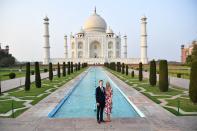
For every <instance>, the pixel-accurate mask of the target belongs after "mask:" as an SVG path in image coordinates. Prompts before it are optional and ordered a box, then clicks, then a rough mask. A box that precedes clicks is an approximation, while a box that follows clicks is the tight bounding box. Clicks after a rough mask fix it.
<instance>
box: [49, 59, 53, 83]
mask: <svg viewBox="0 0 197 131" xmlns="http://www.w3.org/2000/svg"><path fill="white" fill-rule="evenodd" d="M49 80H50V81H52V80H53V65H52V63H49Z"/></svg>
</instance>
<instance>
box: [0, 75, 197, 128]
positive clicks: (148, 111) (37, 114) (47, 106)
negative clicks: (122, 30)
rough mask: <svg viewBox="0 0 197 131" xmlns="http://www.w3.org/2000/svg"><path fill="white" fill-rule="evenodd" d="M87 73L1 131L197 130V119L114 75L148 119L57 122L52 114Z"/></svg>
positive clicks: (2, 124)
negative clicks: (167, 106) (174, 111)
mask: <svg viewBox="0 0 197 131" xmlns="http://www.w3.org/2000/svg"><path fill="white" fill-rule="evenodd" d="M85 73H86V72H83V73H82V74H80V75H79V76H77V77H76V78H75V79H73V80H71V81H69V82H68V83H66V84H65V85H63V86H62V87H60V88H59V89H58V90H56V91H55V92H53V93H52V94H51V95H49V96H47V97H46V98H44V99H43V100H42V101H40V102H39V103H38V104H36V105H34V106H33V107H31V108H30V109H28V110H27V111H26V112H24V113H23V114H22V115H20V116H19V117H17V118H15V119H3V118H1V119H0V131H26V130H28V131H180V130H182V131H196V130H197V117H176V116H174V115H173V114H171V113H170V112H168V111H167V110H165V109H163V108H162V107H161V106H160V105H157V104H156V103H154V102H153V101H151V100H150V99H148V98H147V97H146V96H144V95H142V94H141V93H139V92H138V91H137V90H135V89H133V88H132V87H131V86H129V85H127V84H126V83H124V82H123V81H121V80H120V79H118V78H117V77H115V76H114V75H112V74H111V73H109V72H107V74H108V75H109V76H110V78H111V79H112V80H113V81H114V82H115V83H116V84H117V85H118V86H119V87H120V89H121V90H122V91H123V92H124V93H125V94H126V95H127V97H128V98H129V99H130V100H131V101H132V102H133V103H134V104H135V105H136V106H137V108H139V109H140V110H141V111H142V112H143V113H144V114H145V116H146V117H143V118H142V117H138V118H114V119H113V118H112V122H111V123H102V124H97V122H96V118H80V119H74V118H71V119H62V118H61V119H59V118H58V119H56V118H48V117H47V115H48V113H49V112H50V111H51V110H52V109H54V107H55V106H56V105H57V104H58V103H59V102H60V100H61V99H62V98H63V97H64V96H65V94H67V93H68V92H69V91H70V90H71V89H72V88H73V87H74V86H75V85H76V84H77V83H78V82H79V81H80V80H81V79H82V78H83V77H84V76H85Z"/></svg>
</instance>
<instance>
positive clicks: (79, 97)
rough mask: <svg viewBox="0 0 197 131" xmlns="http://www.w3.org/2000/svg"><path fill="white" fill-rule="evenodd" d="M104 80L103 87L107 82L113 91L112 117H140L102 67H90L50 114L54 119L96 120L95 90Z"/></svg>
mask: <svg viewBox="0 0 197 131" xmlns="http://www.w3.org/2000/svg"><path fill="white" fill-rule="evenodd" d="M99 80H103V81H104V83H103V86H104V87H105V83H106V82H107V81H109V82H110V84H111V86H112V89H113V98H112V100H113V105H112V114H111V115H112V117H113V118H122V117H140V115H139V114H138V113H137V111H136V110H135V109H134V108H133V106H132V105H131V104H130V102H129V101H128V98H125V96H124V94H122V92H121V90H120V89H119V88H117V85H115V83H113V81H112V80H111V79H110V78H109V77H108V76H107V74H106V73H105V71H104V69H103V68H101V67H90V69H89V70H88V72H87V74H86V75H85V76H84V78H83V79H82V80H81V81H80V82H79V84H78V85H77V86H76V87H75V88H74V89H73V91H72V92H71V93H70V94H69V95H67V96H65V98H66V99H65V100H64V101H63V102H61V103H60V104H59V105H58V106H57V107H56V108H55V109H54V110H53V111H52V112H51V113H50V114H49V117H52V118H96V100H95V89H96V87H97V86H98V81H99Z"/></svg>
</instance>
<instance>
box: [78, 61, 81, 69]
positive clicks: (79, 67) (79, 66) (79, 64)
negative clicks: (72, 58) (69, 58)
mask: <svg viewBox="0 0 197 131" xmlns="http://www.w3.org/2000/svg"><path fill="white" fill-rule="evenodd" d="M80 69H81V63H80V62H79V63H78V70H80Z"/></svg>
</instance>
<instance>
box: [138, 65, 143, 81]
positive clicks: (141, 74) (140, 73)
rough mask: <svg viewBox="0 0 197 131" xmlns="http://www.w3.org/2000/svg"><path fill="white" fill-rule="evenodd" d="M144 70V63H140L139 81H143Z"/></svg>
mask: <svg viewBox="0 0 197 131" xmlns="http://www.w3.org/2000/svg"><path fill="white" fill-rule="evenodd" d="M142 71H143V68H142V62H140V63H139V81H142V80H143V72H142Z"/></svg>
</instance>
